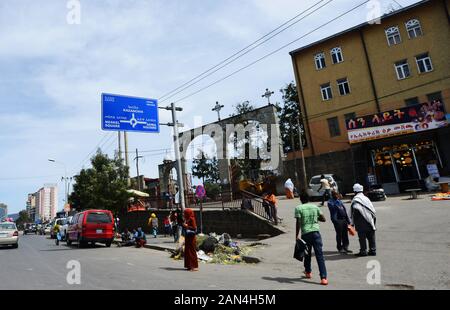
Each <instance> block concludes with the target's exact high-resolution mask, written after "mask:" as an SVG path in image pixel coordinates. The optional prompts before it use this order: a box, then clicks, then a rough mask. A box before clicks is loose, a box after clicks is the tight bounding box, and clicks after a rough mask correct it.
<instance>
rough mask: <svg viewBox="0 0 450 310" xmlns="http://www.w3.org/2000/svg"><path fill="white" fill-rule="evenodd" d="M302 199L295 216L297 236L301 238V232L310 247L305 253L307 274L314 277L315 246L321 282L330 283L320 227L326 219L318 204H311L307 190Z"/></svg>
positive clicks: (307, 276)
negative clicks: (312, 263)
mask: <svg viewBox="0 0 450 310" xmlns="http://www.w3.org/2000/svg"><path fill="white" fill-rule="evenodd" d="M300 200H301V202H302V204H301V205H299V206H298V207H296V208H295V218H296V219H297V221H296V227H295V238H296V239H297V238H300V237H299V235H300V232H301V239H302V240H303V241H305V242H306V246H307V248H308V254H306V255H305V261H304V265H305V276H306V278H308V279H311V278H312V269H311V250H312V248H314V254H315V255H316V260H317V264H318V265H319V272H320V279H321V282H320V284H322V285H328V279H327V268H326V266H325V259H324V257H323V251H322V247H323V243H322V236H321V235H320V227H319V222H326V219H325V216H324V215H323V213H322V211H320V208H319V207H318V206H316V205H314V204H309V196H308V195H307V194H306V193H305V192H303V193H302V194H301V195H300Z"/></svg>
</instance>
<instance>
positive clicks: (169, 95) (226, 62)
mask: <svg viewBox="0 0 450 310" xmlns="http://www.w3.org/2000/svg"><path fill="white" fill-rule="evenodd" d="M323 1H325V0H321V1H319V2H317V3H315V4H314V5H312V6H310V7H309V8H307V9H306V10H303V11H302V12H301V13H299V14H297V15H296V16H295V17H293V18H291V19H290V20H288V21H287V22H285V23H283V24H282V25H280V26H278V27H277V28H275V29H274V30H272V31H271V32H269V33H268V34H266V35H264V36H262V37H261V38H259V39H258V40H256V41H254V42H253V43H251V44H250V45H248V46H246V47H245V48H243V49H241V50H240V51H239V52H237V53H235V54H233V55H232V56H230V57H228V58H227V59H225V60H223V61H221V62H220V63H218V64H217V65H215V66H213V67H212V68H210V69H208V70H206V71H204V72H203V73H201V74H200V75H198V76H196V77H195V78H193V79H191V80H190V81H188V82H187V83H185V84H183V85H182V86H180V87H178V88H176V89H174V90H173V91H171V92H169V93H167V94H165V95H163V96H161V97H160V99H159V100H160V102H165V101H167V100H169V99H170V98H172V97H174V96H176V95H177V94H179V93H182V92H183V91H185V90H186V89H188V88H191V87H192V86H194V85H196V84H198V83H199V82H201V81H203V80H204V79H206V78H207V77H209V76H211V75H213V74H214V73H216V72H217V71H220V70H221V69H223V68H225V67H226V66H228V65H229V64H231V63H233V62H235V61H236V60H238V59H239V58H241V57H243V56H245V55H247V54H248V53H250V52H251V51H253V50H255V49H256V48H258V47H259V46H261V45H263V44H264V43H266V42H268V41H270V40H271V39H273V38H274V37H276V36H278V35H279V34H281V33H282V32H284V31H286V30H287V29H289V28H291V27H293V26H294V25H296V24H298V23H299V22H300V21H302V20H303V19H305V18H306V17H308V16H310V15H311V14H312V13H315V12H316V11H318V10H319V9H321V8H323V7H324V6H326V5H328V4H329V3H331V2H333V1H334V0H328V1H327V2H326V3H325V4H323V5H321V6H320V7H318V8H316V9H315V10H314V11H313V12H311V13H310V14H308V15H306V16H304V17H302V18H300V19H299V20H296V21H295V22H293V23H291V24H290V25H288V24H289V23H290V22H292V21H293V20H295V19H297V18H298V17H300V16H301V15H303V14H304V13H306V12H307V11H309V10H311V9H312V8H314V7H316V6H317V5H318V4H320V3H321V2H323ZM286 25H287V26H286ZM284 26H286V27H284ZM283 27H284V28H283ZM281 28H282V29H281ZM279 29H281V30H279ZM277 30H279V31H278V32H277ZM266 37H268V38H267V39H265V40H263V39H264V38H266ZM260 41H262V42H260ZM258 42H260V43H258ZM256 43H258V44H256ZM255 44H256V45H255ZM253 45H255V46H253ZM252 46H253V47H252ZM216 68H217V69H216ZM214 69H215V70H214ZM165 97H167V98H165ZM162 98H165V99H162Z"/></svg>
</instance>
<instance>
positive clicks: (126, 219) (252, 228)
mask: <svg viewBox="0 0 450 310" xmlns="http://www.w3.org/2000/svg"><path fill="white" fill-rule="evenodd" d="M151 213H152V212H134V213H129V214H126V215H122V216H121V217H120V229H121V230H123V229H125V228H128V229H129V230H132V229H135V228H138V227H142V229H143V230H144V231H145V232H146V233H150V232H151V227H149V226H148V225H147V223H148V219H149V218H150V215H151ZM155 214H156V215H157V216H158V219H159V231H160V233H162V232H163V224H162V220H163V219H164V217H165V216H168V215H169V211H165V210H164V211H163V210H161V211H157V212H155ZM195 215H196V218H197V226H198V227H199V228H200V214H199V212H198V211H196V212H195ZM203 232H204V233H205V234H208V233H212V232H215V233H217V234H223V233H228V234H230V235H231V236H232V237H236V236H237V235H238V234H240V235H242V237H244V238H256V237H257V236H258V235H262V234H267V235H270V236H277V235H280V234H281V233H283V232H282V231H281V230H279V229H278V228H276V227H274V226H273V225H271V224H269V223H268V222H267V221H266V220H264V219H261V218H259V217H257V216H255V215H253V214H251V213H249V212H246V211H242V210H234V211H222V210H214V211H204V212H203Z"/></svg>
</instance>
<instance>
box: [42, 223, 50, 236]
mask: <svg viewBox="0 0 450 310" xmlns="http://www.w3.org/2000/svg"><path fill="white" fill-rule="evenodd" d="M51 231H52V225H50V224H47V225H45V228H44V235H50V232H51Z"/></svg>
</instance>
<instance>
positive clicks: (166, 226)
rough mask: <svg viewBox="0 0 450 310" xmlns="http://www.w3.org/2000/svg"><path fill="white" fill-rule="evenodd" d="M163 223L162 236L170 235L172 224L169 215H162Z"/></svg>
mask: <svg viewBox="0 0 450 310" xmlns="http://www.w3.org/2000/svg"><path fill="white" fill-rule="evenodd" d="M163 225H164V237H167V235H169V236H171V235H172V225H171V224H170V216H166V217H164V220H163Z"/></svg>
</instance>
